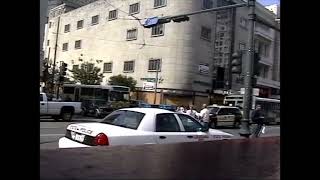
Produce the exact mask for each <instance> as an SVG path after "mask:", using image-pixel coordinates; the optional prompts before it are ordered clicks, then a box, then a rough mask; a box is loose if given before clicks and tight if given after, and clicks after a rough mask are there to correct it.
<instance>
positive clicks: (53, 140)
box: [40, 116, 280, 149]
mask: <svg viewBox="0 0 320 180" xmlns="http://www.w3.org/2000/svg"><path fill="white" fill-rule="evenodd" d="M99 120H101V119H96V118H92V117H81V116H75V117H74V118H73V120H72V122H63V121H54V120H53V119H49V118H40V149H55V148H58V140H59V138H60V137H63V136H64V134H65V129H66V127H67V125H69V124H71V123H82V122H95V121H99ZM218 129H219V130H222V131H224V132H227V133H230V134H233V135H234V138H235V139H238V138H242V137H241V136H240V135H239V129H234V128H231V127H220V128H218ZM261 136H264V137H267V136H280V126H279V125H271V126H267V127H266V132H265V134H262V135H261Z"/></svg>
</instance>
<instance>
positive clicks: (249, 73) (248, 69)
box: [239, 0, 256, 137]
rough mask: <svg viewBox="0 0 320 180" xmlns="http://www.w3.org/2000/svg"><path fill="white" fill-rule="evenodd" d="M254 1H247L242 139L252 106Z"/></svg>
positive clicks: (247, 129) (245, 133)
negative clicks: (247, 18)
mask: <svg viewBox="0 0 320 180" xmlns="http://www.w3.org/2000/svg"><path fill="white" fill-rule="evenodd" d="M255 3H256V2H255V0H248V7H249V14H248V17H249V38H248V44H249V48H248V50H247V56H246V57H247V60H246V61H245V72H244V73H245V77H244V84H245V92H244V101H243V106H244V108H243V119H242V120H241V129H240V132H239V134H240V135H241V136H244V137H249V136H250V134H251V133H250V128H249V121H250V109H251V104H252V79H253V64H254V22H255V19H256V17H255V16H256V15H255Z"/></svg>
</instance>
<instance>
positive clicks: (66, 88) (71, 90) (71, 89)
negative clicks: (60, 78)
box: [63, 87, 74, 94]
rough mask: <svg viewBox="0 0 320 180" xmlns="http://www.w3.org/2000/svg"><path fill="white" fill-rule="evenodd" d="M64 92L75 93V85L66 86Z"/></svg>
mask: <svg viewBox="0 0 320 180" xmlns="http://www.w3.org/2000/svg"><path fill="white" fill-rule="evenodd" d="M63 93H64V94H74V87H64V88H63Z"/></svg>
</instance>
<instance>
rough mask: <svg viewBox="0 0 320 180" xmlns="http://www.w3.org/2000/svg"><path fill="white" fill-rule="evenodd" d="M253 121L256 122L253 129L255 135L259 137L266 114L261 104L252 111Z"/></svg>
mask: <svg viewBox="0 0 320 180" xmlns="http://www.w3.org/2000/svg"><path fill="white" fill-rule="evenodd" d="M251 117H252V122H253V123H255V124H256V127H255V129H254V131H253V135H252V136H253V137H256V138H257V137H259V134H260V131H261V129H262V127H263V124H264V116H263V112H262V110H261V106H260V105H257V106H256V109H255V110H254V111H253V112H252V116H251Z"/></svg>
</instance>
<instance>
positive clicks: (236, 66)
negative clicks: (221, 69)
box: [231, 51, 242, 74]
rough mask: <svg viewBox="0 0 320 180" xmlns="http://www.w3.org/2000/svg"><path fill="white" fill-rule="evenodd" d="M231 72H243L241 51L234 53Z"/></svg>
mask: <svg viewBox="0 0 320 180" xmlns="http://www.w3.org/2000/svg"><path fill="white" fill-rule="evenodd" d="M231 72H232V74H241V72H242V53H241V51H238V52H235V53H233V54H232V61H231Z"/></svg>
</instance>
